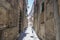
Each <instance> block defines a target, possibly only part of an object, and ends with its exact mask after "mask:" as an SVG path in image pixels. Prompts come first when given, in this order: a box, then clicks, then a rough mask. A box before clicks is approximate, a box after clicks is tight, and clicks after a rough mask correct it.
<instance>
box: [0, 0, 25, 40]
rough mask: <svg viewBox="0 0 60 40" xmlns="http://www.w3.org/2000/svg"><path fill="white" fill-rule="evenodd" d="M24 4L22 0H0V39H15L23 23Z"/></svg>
mask: <svg viewBox="0 0 60 40" xmlns="http://www.w3.org/2000/svg"><path fill="white" fill-rule="evenodd" d="M24 5H25V2H24V0H0V40H16V39H17V37H18V34H19V33H20V31H21V28H23V24H24V22H23V21H24V19H23V18H24V11H25V10H24ZM21 18H22V19H21ZM20 20H21V21H20ZM21 25H22V26H21Z"/></svg>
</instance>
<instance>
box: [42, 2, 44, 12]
mask: <svg viewBox="0 0 60 40" xmlns="http://www.w3.org/2000/svg"><path fill="white" fill-rule="evenodd" d="M43 11H44V2H43V3H42V12H43Z"/></svg>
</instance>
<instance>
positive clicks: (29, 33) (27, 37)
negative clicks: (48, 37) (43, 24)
mask: <svg viewBox="0 0 60 40" xmlns="http://www.w3.org/2000/svg"><path fill="white" fill-rule="evenodd" d="M18 40H39V38H38V37H37V35H36V33H35V31H34V29H33V28H32V27H31V26H30V27H27V28H25V30H24V31H23V32H22V33H21V35H20V37H19V38H18Z"/></svg>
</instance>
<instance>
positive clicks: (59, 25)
mask: <svg viewBox="0 0 60 40" xmlns="http://www.w3.org/2000/svg"><path fill="white" fill-rule="evenodd" d="M53 4H54V19H55V25H56V40H60V17H59V9H58V0H54V1H53Z"/></svg>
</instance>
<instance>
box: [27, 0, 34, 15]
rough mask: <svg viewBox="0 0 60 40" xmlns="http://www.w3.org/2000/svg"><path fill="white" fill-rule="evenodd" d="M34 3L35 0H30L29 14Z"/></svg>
mask: <svg viewBox="0 0 60 40" xmlns="http://www.w3.org/2000/svg"><path fill="white" fill-rule="evenodd" d="M33 2H34V0H28V6H29V8H28V14H29V12H30V10H31V7H32V4H33Z"/></svg>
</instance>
